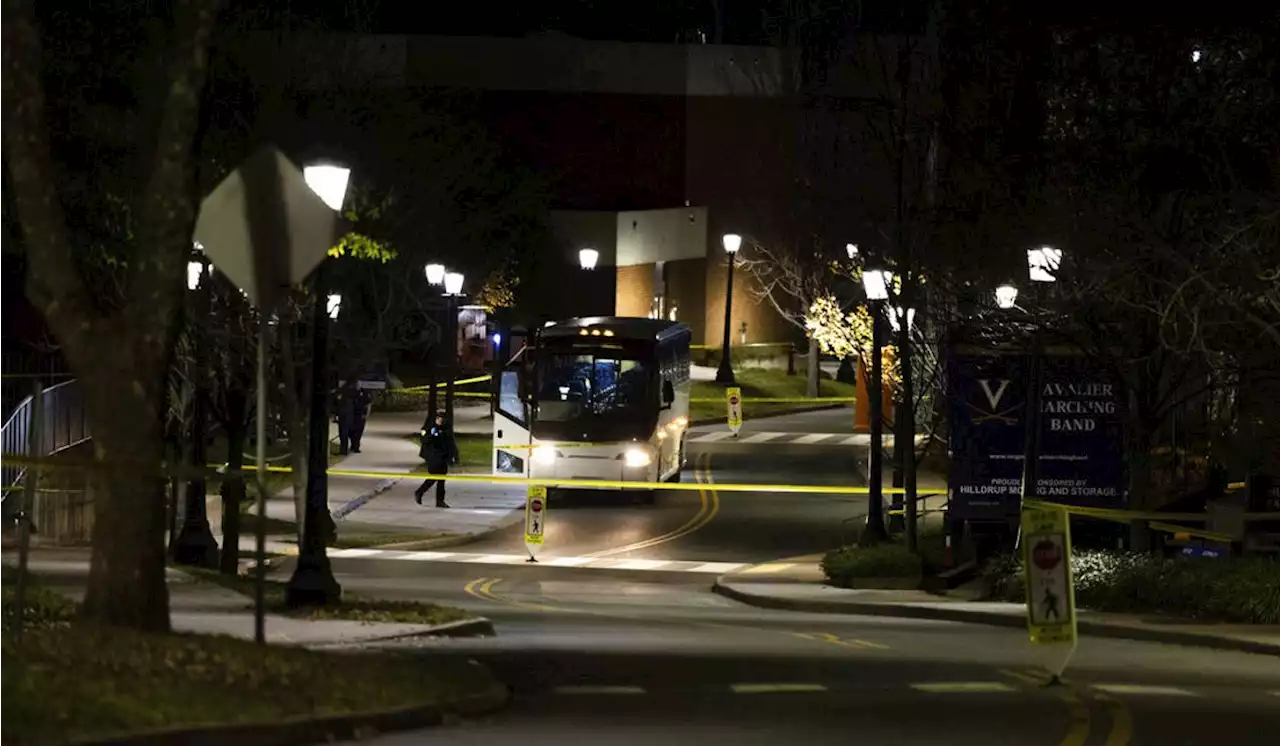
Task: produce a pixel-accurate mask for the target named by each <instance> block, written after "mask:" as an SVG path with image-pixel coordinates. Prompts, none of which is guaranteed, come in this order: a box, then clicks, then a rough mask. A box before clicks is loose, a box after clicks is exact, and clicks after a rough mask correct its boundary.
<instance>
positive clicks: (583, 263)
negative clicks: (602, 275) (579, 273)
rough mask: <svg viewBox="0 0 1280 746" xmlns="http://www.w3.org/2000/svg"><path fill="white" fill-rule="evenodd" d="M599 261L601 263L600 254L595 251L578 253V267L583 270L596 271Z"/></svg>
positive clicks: (581, 250)
mask: <svg viewBox="0 0 1280 746" xmlns="http://www.w3.org/2000/svg"><path fill="white" fill-rule="evenodd" d="M598 261H600V252H598V251H596V250H595V249H580V250H579V251H578V266H580V267H582V268H583V269H595V268H596V262H598Z"/></svg>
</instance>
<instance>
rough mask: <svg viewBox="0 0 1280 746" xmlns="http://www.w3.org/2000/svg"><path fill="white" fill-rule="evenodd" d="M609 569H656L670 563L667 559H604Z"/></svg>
mask: <svg viewBox="0 0 1280 746" xmlns="http://www.w3.org/2000/svg"><path fill="white" fill-rule="evenodd" d="M606 561H607V562H608V563H609V564H608V565H607V567H608V568H609V569H610V570H657V569H658V568H660V567H664V566H666V565H669V564H671V562H670V561H669V560H647V559H625V560H606Z"/></svg>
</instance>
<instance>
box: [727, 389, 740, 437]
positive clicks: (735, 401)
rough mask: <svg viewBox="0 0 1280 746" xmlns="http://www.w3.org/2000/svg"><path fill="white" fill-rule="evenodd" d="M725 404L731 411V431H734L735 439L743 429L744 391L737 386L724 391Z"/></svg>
mask: <svg viewBox="0 0 1280 746" xmlns="http://www.w3.org/2000/svg"><path fill="white" fill-rule="evenodd" d="M724 400H725V404H726V405H727V407H728V410H729V429H730V430H732V431H733V437H735V438H736V437H738V431H739V430H741V429H742V389H740V388H738V387H737V386H730V387H728V388H726V389H725V390H724Z"/></svg>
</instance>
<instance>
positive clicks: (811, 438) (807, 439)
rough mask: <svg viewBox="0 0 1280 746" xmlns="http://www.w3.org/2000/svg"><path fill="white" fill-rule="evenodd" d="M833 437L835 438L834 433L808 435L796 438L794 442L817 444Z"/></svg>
mask: <svg viewBox="0 0 1280 746" xmlns="http://www.w3.org/2000/svg"><path fill="white" fill-rule="evenodd" d="M834 437H836V435H835V433H809V434H807V435H804V436H803V437H799V438H796V442H797V443H805V444H809V443H817V442H819V441H822V440H826V439H827V438H834Z"/></svg>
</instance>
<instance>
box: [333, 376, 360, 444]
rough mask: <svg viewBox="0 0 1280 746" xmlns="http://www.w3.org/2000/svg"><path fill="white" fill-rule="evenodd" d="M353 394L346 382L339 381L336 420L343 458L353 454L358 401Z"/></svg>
mask: <svg viewBox="0 0 1280 746" xmlns="http://www.w3.org/2000/svg"><path fill="white" fill-rule="evenodd" d="M352 393H354V392H353V391H352V389H351V387H350V386H349V385H348V384H347V382H346V381H338V390H337V391H336V392H335V398H336V399H337V402H336V404H337V406H336V407H335V408H336V409H337V417H336V419H337V420H338V453H340V454H342V455H343V456H345V455H347V454H348V453H350V452H351V435H352V430H353V429H354V427H355V419H356V401H355V397H354V396H352ZM361 429H363V428H361ZM357 442H359V441H357Z"/></svg>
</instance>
